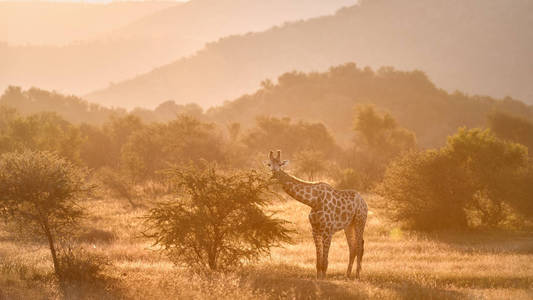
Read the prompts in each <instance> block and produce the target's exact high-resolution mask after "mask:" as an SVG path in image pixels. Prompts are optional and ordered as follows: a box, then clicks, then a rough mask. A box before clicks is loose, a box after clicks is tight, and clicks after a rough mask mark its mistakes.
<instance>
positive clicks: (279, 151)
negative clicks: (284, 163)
mask: <svg viewBox="0 0 533 300" xmlns="http://www.w3.org/2000/svg"><path fill="white" fill-rule="evenodd" d="M277 159H278V160H279V161H281V150H278V157H277Z"/></svg>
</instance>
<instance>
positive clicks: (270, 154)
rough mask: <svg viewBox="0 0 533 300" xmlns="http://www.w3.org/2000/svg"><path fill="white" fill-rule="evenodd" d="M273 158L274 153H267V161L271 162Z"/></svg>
mask: <svg viewBox="0 0 533 300" xmlns="http://www.w3.org/2000/svg"><path fill="white" fill-rule="evenodd" d="M273 157H274V152H273V151H272V150H271V151H270V153H268V159H270V160H272V159H273Z"/></svg>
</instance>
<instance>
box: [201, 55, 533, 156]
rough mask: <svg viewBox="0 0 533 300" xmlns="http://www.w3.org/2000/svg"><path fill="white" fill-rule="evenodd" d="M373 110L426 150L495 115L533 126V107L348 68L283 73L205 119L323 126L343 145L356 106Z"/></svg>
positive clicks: (402, 75)
mask: <svg viewBox="0 0 533 300" xmlns="http://www.w3.org/2000/svg"><path fill="white" fill-rule="evenodd" d="M360 104H371V105H375V106H376V107H377V108H378V110H381V111H382V112H388V113H390V114H391V115H392V116H393V117H394V118H395V119H396V120H398V123H399V124H400V125H401V126H402V127H405V128H407V129H409V130H412V131H413V132H414V133H415V134H416V138H417V140H418V144H419V145H420V146H422V147H423V148H427V147H436V146H441V145H442V144H443V143H445V142H446V137H447V136H449V135H452V134H453V133H454V132H456V131H457V128H459V127H462V126H466V127H486V124H487V117H488V115H489V113H491V112H493V111H499V112H505V113H507V114H510V115H515V116H520V117H522V118H524V119H527V120H531V121H533V106H532V105H526V104H524V103H523V102H520V101H517V100H513V99H512V98H505V99H501V100H497V99H494V98H491V97H486V96H468V95H466V94H464V93H461V92H455V93H452V94H450V93H447V92H446V91H444V90H442V89H439V88H437V87H436V86H435V85H434V84H433V82H431V81H430V80H429V78H428V77H427V76H426V74H425V73H423V72H421V71H412V72H402V71H397V70H394V69H393V68H390V67H388V68H381V69H379V70H377V71H373V70H372V69H370V68H358V67H357V66H356V65H355V64H353V63H351V64H345V65H341V66H337V67H332V68H330V70H329V71H327V72H323V73H307V74H306V73H299V72H291V73H285V74H283V75H282V76H280V77H279V78H278V84H273V83H272V82H270V81H264V82H263V87H262V88H261V89H259V90H258V91H257V92H255V93H254V94H250V95H244V96H241V97H239V98H237V99H236V100H234V101H228V102H226V103H224V104H223V105H221V106H218V107H213V108H211V109H209V110H208V111H207V112H206V116H207V119H209V120H213V121H216V122H218V123H221V124H229V123H233V122H239V123H241V124H243V126H244V127H245V128H246V127H248V128H249V127H251V126H253V125H254V123H255V118H256V117H257V116H274V117H290V118H293V119H298V120H305V121H312V122H317V121H320V122H323V123H324V124H326V125H327V127H328V128H329V130H330V131H331V132H332V134H333V135H334V136H335V137H336V138H337V140H338V141H339V142H341V143H342V144H344V145H347V144H351V143H352V139H353V136H354V130H353V128H354V116H355V110H354V108H355V106H356V105H360Z"/></svg>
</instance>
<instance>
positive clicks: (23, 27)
mask: <svg viewBox="0 0 533 300" xmlns="http://www.w3.org/2000/svg"><path fill="white" fill-rule="evenodd" d="M179 5H181V4H180V3H179V2H175V1H142V2H141V1H136V2H111V3H108V4H94V3H87V2H55V1H54V2H51V1H50V2H45V1H39V2H10V1H6V2H0V41H2V42H6V43H8V44H10V45H26V44H31V45H56V46H60V45H66V44H68V43H71V42H74V41H84V40H88V39H93V38H96V37H97V36H100V35H102V34H107V33H108V32H109V31H111V30H112V29H118V28H120V27H123V26H126V25H127V24H129V23H131V22H133V21H135V20H137V19H139V18H141V17H143V16H146V15H150V14H152V13H154V12H156V11H158V10H161V9H165V8H168V7H171V6H179ZM37 28H38V29H39V30H36V29H37Z"/></svg>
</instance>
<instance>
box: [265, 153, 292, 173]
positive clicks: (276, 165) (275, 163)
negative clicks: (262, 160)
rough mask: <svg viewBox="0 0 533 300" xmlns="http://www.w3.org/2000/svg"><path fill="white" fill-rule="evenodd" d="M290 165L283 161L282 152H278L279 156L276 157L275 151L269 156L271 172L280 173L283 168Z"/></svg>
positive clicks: (268, 163)
mask: <svg viewBox="0 0 533 300" xmlns="http://www.w3.org/2000/svg"><path fill="white" fill-rule="evenodd" d="M288 163H289V161H288V160H284V161H282V160H281V150H278V151H277V155H276V156H275V157H274V152H273V151H270V153H269V154H268V162H267V166H269V167H270V170H272V172H278V171H280V170H281V167H283V166H285V165H287V164H288Z"/></svg>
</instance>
